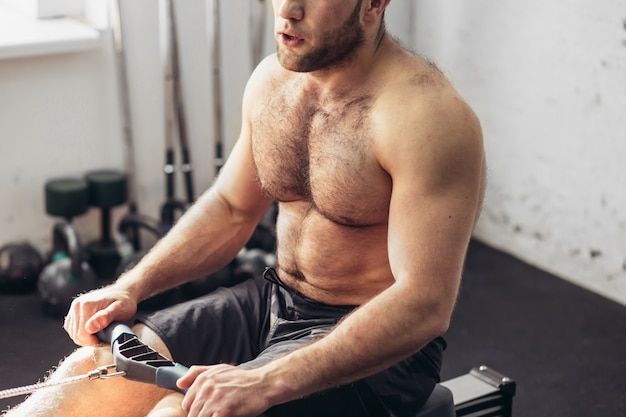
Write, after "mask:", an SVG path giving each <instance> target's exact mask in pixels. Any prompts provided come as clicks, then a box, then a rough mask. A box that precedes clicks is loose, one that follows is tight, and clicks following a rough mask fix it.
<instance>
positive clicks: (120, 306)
mask: <svg viewBox="0 0 626 417" xmlns="http://www.w3.org/2000/svg"><path fill="white" fill-rule="evenodd" d="M136 309H137V305H136V304H133V303H132V300H129V299H128V297H127V296H126V295H125V293H124V292H120V291H117V290H115V289H106V288H105V289H100V290H95V291H92V292H90V293H87V294H84V295H82V296H80V297H78V298H76V299H75V300H74V301H72V304H71V306H70V309H69V311H68V314H67V316H66V317H65V322H64V323H63V328H64V329H65V331H66V332H67V334H68V335H69V336H70V338H72V340H73V341H74V342H75V343H76V344H78V345H80V346H92V345H97V344H98V343H100V341H99V340H98V338H97V337H96V336H95V334H96V333H98V332H99V331H100V330H102V329H104V328H105V327H106V326H108V325H109V324H111V323H112V322H113V321H114V320H120V321H125V320H129V319H130V318H132V317H133V315H134V314H135V313H136Z"/></svg>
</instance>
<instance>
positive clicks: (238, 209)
mask: <svg viewBox="0 0 626 417" xmlns="http://www.w3.org/2000/svg"><path fill="white" fill-rule="evenodd" d="M242 137H243V138H244V139H241V140H239V141H238V142H237V144H236V145H235V147H234V149H233V151H232V152H231V154H230V157H229V160H228V162H227V163H226V164H225V166H224V167H223V168H222V171H221V172H220V175H219V177H218V179H217V180H216V182H215V184H214V185H213V186H212V187H211V188H210V189H209V190H208V191H207V192H205V193H204V194H203V195H202V196H201V197H200V198H199V199H198V201H197V202H196V203H195V204H194V205H193V206H192V207H191V208H190V209H189V210H188V211H187V212H186V213H185V214H184V215H183V216H182V217H181V218H180V220H179V221H178V223H177V224H176V225H175V226H174V227H173V228H172V230H171V231H170V232H169V233H168V234H167V235H166V236H165V237H164V238H163V239H161V240H160V241H159V242H158V243H157V244H156V245H155V247H154V248H153V249H152V250H151V251H150V252H149V253H148V255H146V257H145V258H144V259H143V260H142V262H140V263H139V264H138V265H137V267H136V268H134V269H133V270H131V271H130V272H129V273H128V274H126V275H124V276H122V277H121V278H120V279H119V280H118V282H117V283H116V285H118V286H119V287H125V288H127V289H128V290H129V291H130V292H131V293H133V294H135V295H136V296H137V298H138V300H142V299H145V298H147V297H149V296H151V295H153V294H155V293H158V292H160V291H163V290H165V289H168V288H171V287H174V286H176V285H179V284H181V283H184V282H187V281H190V280H192V279H194V278H197V277H200V276H202V275H205V274H208V273H210V272H212V271H215V270H217V269H219V268H220V267H222V266H224V265H225V264H226V263H228V262H229V261H230V260H231V259H232V258H234V257H235V255H236V254H237V252H238V251H239V250H240V249H241V247H242V246H243V245H244V244H245V242H246V241H247V240H248V239H249V237H250V235H251V234H252V231H253V229H254V227H255V226H256V224H257V223H258V221H259V220H260V218H261V217H262V216H263V214H264V213H265V211H266V210H267V209H268V207H269V205H270V204H271V200H270V199H269V198H268V197H267V196H265V194H264V193H263V192H262V191H261V190H260V189H259V186H258V184H257V182H256V180H255V176H254V169H253V164H252V159H251V155H250V146H249V142H248V141H247V140H246V139H245V136H244V135H242Z"/></svg>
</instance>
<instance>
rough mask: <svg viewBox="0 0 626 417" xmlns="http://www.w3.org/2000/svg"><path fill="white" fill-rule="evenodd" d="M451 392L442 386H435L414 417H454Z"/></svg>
mask: <svg viewBox="0 0 626 417" xmlns="http://www.w3.org/2000/svg"><path fill="white" fill-rule="evenodd" d="M455 416H456V412H455V410H454V399H453V398H452V391H450V390H449V389H448V388H446V387H444V386H443V385H440V384H437V385H435V389H434V390H433V392H432V394H430V397H429V398H428V400H427V401H426V404H424V407H423V408H422V409H421V410H420V412H419V413H417V415H416V416H415V417H455Z"/></svg>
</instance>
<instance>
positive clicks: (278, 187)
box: [251, 96, 390, 226]
mask: <svg viewBox="0 0 626 417" xmlns="http://www.w3.org/2000/svg"><path fill="white" fill-rule="evenodd" d="M287 101H288V100H287ZM371 105H372V98H371V97H367V96H364V97H359V98H357V99H353V100H351V101H347V102H345V103H341V104H340V105H336V106H332V107H330V108H328V107H327V108H321V107H319V106H316V105H314V104H312V103H311V102H307V101H297V102H295V103H294V102H292V103H288V104H287V105H285V100H282V101H281V100H277V101H275V102H274V103H270V105H268V106H267V107H266V108H265V109H264V110H263V111H260V112H259V113H258V114H257V115H256V117H255V118H254V119H253V120H252V126H251V127H252V131H253V135H252V150H253V156H254V161H255V165H256V168H257V175H258V179H259V181H260V183H261V186H262V187H263V188H264V189H265V190H266V191H267V192H268V193H269V194H270V195H272V196H273V197H274V198H276V199H277V200H279V201H296V200H307V201H309V202H310V203H311V205H312V206H313V207H314V208H315V209H316V210H318V211H319V212H320V213H322V214H323V215H324V216H326V217H328V218H329V219H330V220H332V221H334V222H336V223H339V224H345V225H351V226H360V225H368V224H373V223H377V222H379V221H381V220H383V219H384V218H386V215H387V211H388V204H389V193H390V184H389V181H388V178H387V176H386V175H385V174H384V172H383V171H382V170H381V169H380V167H379V165H378V164H377V162H376V159H375V155H374V141H373V137H372V130H371V122H370V111H371Z"/></svg>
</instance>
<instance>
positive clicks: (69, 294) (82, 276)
mask: <svg viewBox="0 0 626 417" xmlns="http://www.w3.org/2000/svg"><path fill="white" fill-rule="evenodd" d="M52 241H53V249H52V253H53V254H52V262H50V263H49V264H48V265H47V266H46V267H45V268H44V269H43V271H42V272H41V275H40V276H39V280H38V281H37V289H38V290H39V295H40V297H41V301H42V306H43V309H44V311H45V312H46V313H48V314H50V315H53V316H62V315H63V314H65V313H66V312H67V310H68V309H69V307H70V304H71V303H72V300H73V299H74V297H75V296H76V295H78V294H80V293H83V292H86V291H89V290H92V289H94V288H96V286H97V277H96V274H95V273H94V272H93V270H92V269H91V267H90V266H89V264H88V263H87V262H86V261H85V260H84V257H83V253H82V247H81V244H80V240H79V238H78V234H77V233H76V230H75V229H74V227H72V225H71V224H70V223H69V222H67V221H65V220H62V221H59V222H57V223H56V224H55V225H54V228H53V230H52Z"/></svg>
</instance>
